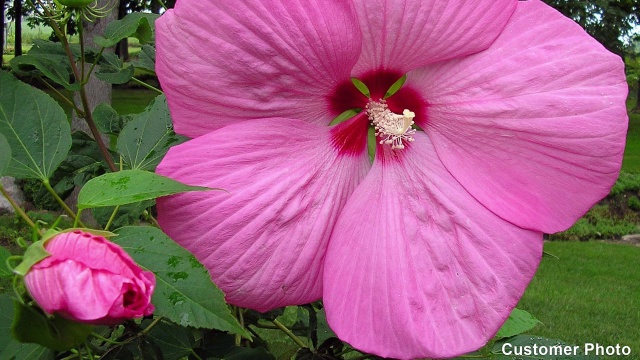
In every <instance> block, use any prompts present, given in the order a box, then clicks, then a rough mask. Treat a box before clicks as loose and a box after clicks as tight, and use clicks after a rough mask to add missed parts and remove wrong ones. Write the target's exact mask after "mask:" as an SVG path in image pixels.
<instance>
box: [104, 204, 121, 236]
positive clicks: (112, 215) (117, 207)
mask: <svg viewBox="0 0 640 360" xmlns="http://www.w3.org/2000/svg"><path fill="white" fill-rule="evenodd" d="M118 210H120V205H116V207H115V209H113V212H112V213H111V216H110V217H109V221H107V225H105V227H104V230H105V231H109V227H110V226H111V223H112V222H113V220H114V219H115V218H116V214H117V213H118Z"/></svg>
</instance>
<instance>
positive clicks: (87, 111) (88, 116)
mask: <svg viewBox="0 0 640 360" xmlns="http://www.w3.org/2000/svg"><path fill="white" fill-rule="evenodd" d="M37 1H38V4H40V6H42V8H43V9H44V11H45V15H46V16H47V17H45V19H49V20H48V21H47V23H48V25H49V26H50V27H51V28H52V29H53V32H54V33H55V34H56V36H57V37H58V39H59V40H60V43H62V46H63V48H64V51H65V53H66V54H67V58H68V60H69V64H70V65H71V70H72V71H73V76H74V78H75V79H76V81H78V82H80V100H81V101H82V108H83V109H84V115H85V116H84V119H85V120H86V121H87V125H88V126H89V130H90V131H91V135H92V136H93V139H94V140H95V141H96V143H97V144H98V147H99V148H100V152H101V153H102V156H103V157H104V160H105V161H106V162H107V166H109V169H110V170H111V171H113V172H116V171H118V169H117V168H116V165H115V164H114V163H113V159H112V158H111V154H109V150H108V148H107V146H106V145H105V144H104V141H103V140H102V135H101V134H100V131H98V127H97V126H96V122H95V121H94V120H93V114H92V113H91V106H90V105H89V99H88V97H87V92H86V90H85V88H84V85H85V84H84V83H83V80H84V79H83V76H82V74H81V73H80V71H79V70H78V66H77V64H76V59H75V58H74V57H73V52H72V51H71V46H69V39H67V36H66V35H65V34H64V32H62V30H60V27H58V24H57V23H56V22H55V21H54V20H51V15H52V14H51V13H50V12H49V11H48V10H47V8H46V6H44V5H43V4H42V1H41V0H37ZM34 8H35V6H34ZM79 21H80V23H82V19H80V20H79ZM81 26H82V25H80V26H79V28H81ZM80 49H83V50H84V37H83V36H80ZM80 59H81V64H80V65H82V71H83V74H84V51H83V52H82V54H81V55H80ZM78 115H80V114H78Z"/></svg>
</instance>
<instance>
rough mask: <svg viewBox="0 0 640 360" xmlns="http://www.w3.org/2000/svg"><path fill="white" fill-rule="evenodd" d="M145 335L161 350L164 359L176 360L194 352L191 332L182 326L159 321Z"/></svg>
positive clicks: (193, 340)
mask: <svg viewBox="0 0 640 360" xmlns="http://www.w3.org/2000/svg"><path fill="white" fill-rule="evenodd" d="M147 336H148V337H149V338H151V340H152V341H153V343H154V344H156V346H158V347H159V348H160V350H162V358H163V359H164V360H178V359H182V358H185V357H187V356H188V355H190V354H193V353H194V351H193V348H194V347H195V339H194V338H193V334H192V333H191V331H190V330H189V329H187V328H184V327H182V326H178V325H176V324H173V323H169V322H160V323H159V324H158V325H156V326H155V327H154V328H153V329H152V330H151V331H150V332H149V334H148V335H147Z"/></svg>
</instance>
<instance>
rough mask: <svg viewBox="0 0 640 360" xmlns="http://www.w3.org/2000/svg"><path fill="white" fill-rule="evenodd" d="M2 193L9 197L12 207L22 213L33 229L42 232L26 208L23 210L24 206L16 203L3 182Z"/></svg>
mask: <svg viewBox="0 0 640 360" xmlns="http://www.w3.org/2000/svg"><path fill="white" fill-rule="evenodd" d="M0 193H2V196H4V197H5V198H6V199H7V201H9V204H11V207H13V209H14V210H15V211H16V213H17V214H18V215H20V217H21V218H22V219H23V220H24V221H25V222H26V223H27V224H28V225H29V227H31V228H32V229H33V230H35V231H37V232H38V233H40V229H38V227H37V226H36V224H35V223H34V222H33V220H31V218H30V217H29V215H27V213H26V212H24V210H22V208H21V207H20V206H18V204H16V202H15V200H13V198H12V197H11V195H9V193H8V192H7V191H6V190H5V188H4V186H2V184H1V183H0Z"/></svg>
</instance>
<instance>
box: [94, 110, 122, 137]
mask: <svg viewBox="0 0 640 360" xmlns="http://www.w3.org/2000/svg"><path fill="white" fill-rule="evenodd" d="M93 120H94V121H95V122H96V126H97V127H98V130H100V132H101V133H103V134H117V133H119V132H120V130H122V128H121V125H120V115H118V112H117V111H115V110H114V109H113V108H112V107H111V105H109V104H107V103H102V104H100V105H98V106H96V108H95V109H93Z"/></svg>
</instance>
